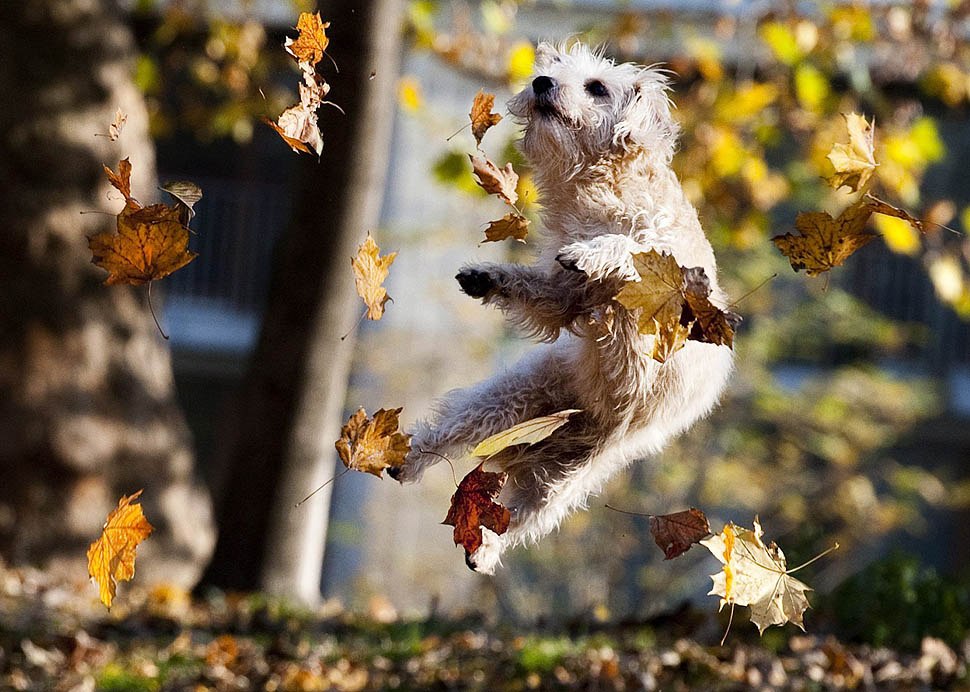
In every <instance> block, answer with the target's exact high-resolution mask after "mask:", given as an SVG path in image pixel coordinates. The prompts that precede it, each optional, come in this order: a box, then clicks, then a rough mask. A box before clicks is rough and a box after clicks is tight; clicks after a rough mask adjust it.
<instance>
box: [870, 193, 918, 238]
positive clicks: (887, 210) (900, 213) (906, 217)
mask: <svg viewBox="0 0 970 692" xmlns="http://www.w3.org/2000/svg"><path fill="white" fill-rule="evenodd" d="M865 199H866V203H867V204H868V205H869V209H871V210H872V212H873V213H874V214H882V215H884V216H892V217H895V218H897V219H902V220H903V221H905V222H907V223H908V224H909V225H911V226H912V227H913V228H915V229H916V230H917V231H919V232H920V233H923V232H924V231H923V222H922V221H920V220H919V219H917V218H916V217H915V216H913V215H912V214H910V213H909V212H908V211H906V210H905V209H900V208H899V207H894V206H893V205H891V204H890V203H889V202H885V201H883V200H881V199H879V198H878V197H876V196H875V195H872V194H869V193H866V198H865Z"/></svg>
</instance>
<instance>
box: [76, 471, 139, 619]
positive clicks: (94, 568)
mask: <svg viewBox="0 0 970 692" xmlns="http://www.w3.org/2000/svg"><path fill="white" fill-rule="evenodd" d="M141 493H142V491H141V490H139V491H138V492H136V493H134V494H132V495H124V496H122V498H121V499H120V500H118V506H117V507H116V508H115V509H114V510H112V512H111V513H110V514H109V515H108V519H107V521H106V522H105V524H104V528H103V529H102V530H101V536H100V537H99V538H98V540H96V541H95V542H94V543H92V544H91V546H90V547H89V548H88V574H89V575H90V576H91V578H92V579H93V580H94V581H95V582H96V583H97V584H98V592H99V595H100V597H101V602H102V603H104V604H105V605H106V606H107V607H109V608H110V607H111V603H112V601H114V597H115V594H116V593H117V588H118V582H119V581H128V580H130V579H131V578H132V577H134V576H135V551H136V549H137V548H138V544H139V543H141V542H142V541H143V540H145V539H146V538H148V535H149V534H150V533H151V532H152V528H153V527H152V525H151V524H149V523H148V519H146V518H145V514H144V513H143V512H142V508H141V505H138V504H133V503H134V501H135V500H137V499H138V497H139V496H140V495H141Z"/></svg>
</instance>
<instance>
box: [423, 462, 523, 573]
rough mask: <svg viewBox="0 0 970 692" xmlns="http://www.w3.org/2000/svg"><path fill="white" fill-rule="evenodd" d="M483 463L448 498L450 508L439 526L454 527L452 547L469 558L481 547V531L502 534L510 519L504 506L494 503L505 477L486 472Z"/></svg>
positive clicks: (504, 475) (506, 528)
mask: <svg viewBox="0 0 970 692" xmlns="http://www.w3.org/2000/svg"><path fill="white" fill-rule="evenodd" d="M484 463H485V462H482V463H481V464H479V465H478V466H476V467H475V468H474V469H472V470H471V471H470V472H469V473H468V475H466V476H465V477H464V478H462V479H461V483H459V484H458V489H457V490H456V491H455V494H454V495H452V496H451V507H450V508H449V510H448V515H447V516H446V517H445V520H444V521H443V522H441V523H442V524H448V525H449V526H454V527H455V531H454V539H455V545H460V546H462V547H463V548H464V549H465V555H466V556H469V555H471V554H472V553H474V552H475V551H476V550H478V549H479V548H480V547H481V545H482V540H483V537H482V528H486V529H489V530H490V531H494V532H495V533H497V534H499V535H501V534H503V533H505V532H506V531H507V530H508V528H509V521H510V519H511V517H512V515H511V513H510V512H509V510H508V508H507V507H504V506H503V505H500V504H499V503H497V502H495V498H497V497H498V495H499V493H500V492H502V487H503V486H504V485H505V481H506V479H507V478H508V476H507V475H506V474H505V473H492V472H490V471H485V470H483V469H482V466H483V465H484Z"/></svg>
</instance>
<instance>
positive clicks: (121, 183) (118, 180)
mask: <svg viewBox="0 0 970 692" xmlns="http://www.w3.org/2000/svg"><path fill="white" fill-rule="evenodd" d="M101 167H102V168H103V169H104V172H105V173H106V174H107V176H108V182H110V183H111V185H112V187H114V188H115V189H116V190H118V192H120V193H121V194H123V195H124V196H125V200H126V201H127V200H130V199H131V161H129V160H128V159H127V158H124V159H122V160H121V161H119V162H118V172H117V173H115V172H114V171H113V170H111V169H110V168H108V167H107V166H105V165H104V164H102V165H101Z"/></svg>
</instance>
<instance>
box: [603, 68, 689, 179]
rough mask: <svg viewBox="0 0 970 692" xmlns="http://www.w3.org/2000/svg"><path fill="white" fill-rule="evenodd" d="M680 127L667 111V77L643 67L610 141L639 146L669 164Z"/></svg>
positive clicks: (624, 146)
mask: <svg viewBox="0 0 970 692" xmlns="http://www.w3.org/2000/svg"><path fill="white" fill-rule="evenodd" d="M679 132H680V127H679V126H678V125H677V123H676V121H674V118H673V116H672V115H671V112H670V100H669V99H668V98H667V78H666V77H665V76H664V75H663V74H662V73H660V72H657V71H655V70H644V71H643V73H641V74H640V76H639V77H638V78H637V80H636V81H635V82H634V84H633V86H632V88H631V91H630V93H629V94H628V98H627V102H626V105H625V106H623V107H622V108H621V111H620V116H619V118H618V120H617V123H616V128H615V129H614V131H613V143H614V145H615V146H617V147H619V148H620V149H622V150H624V151H633V150H635V149H639V150H642V151H646V152H648V153H650V154H652V155H654V156H656V157H657V158H658V159H659V160H660V161H661V162H662V163H664V164H669V163H670V160H671V159H672V158H673V155H674V148H675V146H676V144H677V135H678V133H679Z"/></svg>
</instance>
